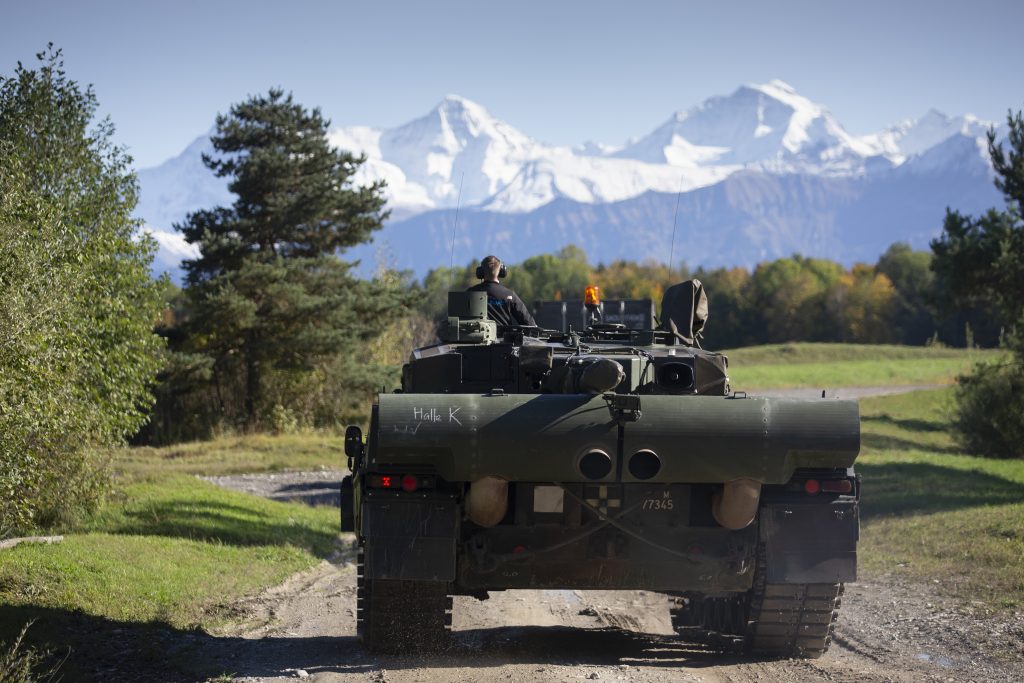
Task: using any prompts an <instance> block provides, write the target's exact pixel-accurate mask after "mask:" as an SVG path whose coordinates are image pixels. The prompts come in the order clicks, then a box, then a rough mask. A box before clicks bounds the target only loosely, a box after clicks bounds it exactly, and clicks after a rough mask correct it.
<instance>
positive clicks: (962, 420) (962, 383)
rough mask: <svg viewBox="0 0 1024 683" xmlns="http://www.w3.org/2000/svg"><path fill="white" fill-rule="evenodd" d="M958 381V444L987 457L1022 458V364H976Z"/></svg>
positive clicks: (1023, 428)
mask: <svg viewBox="0 0 1024 683" xmlns="http://www.w3.org/2000/svg"><path fill="white" fill-rule="evenodd" d="M957 382H958V385H957V389H956V404H957V405H956V412H955V415H954V420H953V427H954V429H955V436H956V439H957V442H958V443H959V444H960V445H961V446H962V447H963V448H964V449H965V450H967V451H968V452H970V453H975V454H977V455H983V456H985V457H989V458H1021V457H1024V365H1022V363H1021V362H1020V361H1019V360H1016V361H1014V362H1006V363H979V364H978V365H976V366H975V368H974V372H973V373H971V374H970V375H963V376H960V377H958V378H957Z"/></svg>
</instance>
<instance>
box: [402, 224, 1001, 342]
mask: <svg viewBox="0 0 1024 683" xmlns="http://www.w3.org/2000/svg"><path fill="white" fill-rule="evenodd" d="M933 267H934V256H933V254H932V252H931V251H915V250H913V249H912V248H911V247H910V246H909V245H907V244H905V243H897V244H894V245H892V246H891V247H890V248H889V249H888V250H887V251H886V252H885V253H884V254H882V256H881V257H880V258H879V259H878V261H877V262H876V263H875V264H855V265H853V266H850V267H844V266H843V265H841V264H839V263H837V262H835V261H830V260H827V259H819V258H809V257H804V256H800V255H795V256H790V257H786V258H780V259H776V260H774V261H766V262H764V263H761V264H759V265H758V266H757V267H755V268H754V269H753V270H750V269H747V268H742V267H737V268H711V269H708V268H697V269H694V270H691V269H689V268H687V267H685V266H683V267H681V268H676V269H674V270H671V271H670V269H669V268H668V266H667V265H666V264H662V263H655V262H636V261H629V260H619V261H614V262H612V263H610V264H597V265H591V264H590V263H588V261H587V256H586V253H585V252H584V251H583V250H582V249H580V248H579V247H576V246H569V247H565V248H564V249H562V250H561V251H559V252H558V253H556V254H542V255H539V256H533V257H530V258H528V259H525V260H523V261H522V262H521V263H517V264H510V271H509V272H510V276H509V278H508V279H507V280H506V281H505V284H507V285H508V286H510V287H512V288H513V289H515V290H516V291H517V293H519V295H520V296H521V297H522V298H523V300H524V301H525V302H526V303H527V305H531V304H532V303H533V302H535V301H537V300H546V299H581V298H582V297H583V289H584V287H586V286H587V285H591V284H592V285H597V286H598V287H600V290H601V294H602V296H603V297H604V298H606V299H619V298H623V299H644V298H650V299H652V300H653V301H654V302H655V304H656V305H660V302H661V297H662V295H663V294H664V291H665V288H666V287H668V286H670V285H671V284H673V283H675V282H679V281H681V280H685V279H688V278H691V277H693V278H697V279H699V280H701V281H702V282H703V283H704V286H705V289H706V290H707V293H708V298H709V302H710V318H709V321H708V326H707V328H706V330H705V343H706V345H707V346H708V347H709V348H713V349H729V348H737V347H741V346H752V345H756V344H772V343H780V342H795V341H815V342H848V343H865V344H909V345H923V344H928V343H939V344H945V345H949V346H968V345H977V346H989V347H991V346H996V345H998V344H999V342H1000V335H1001V334H1004V333H1005V329H1004V328H1003V325H1002V324H1001V322H1000V318H999V317H998V316H994V315H992V314H991V310H990V308H991V307H990V306H986V305H984V304H983V303H982V302H979V301H972V302H971V303H969V304H968V305H966V306H963V307H961V308H953V307H952V306H951V305H950V304H951V303H952V301H953V300H954V299H953V295H952V294H951V293H950V291H949V288H951V287H953V286H959V283H958V282H955V281H947V280H943V279H940V278H937V277H936V274H935V272H934V270H933ZM475 268H476V262H472V263H468V264H466V265H465V266H462V267H459V268H456V269H455V270H454V271H452V270H450V269H448V268H438V269H434V270H431V271H430V272H429V273H427V275H426V276H425V277H424V278H423V279H422V281H420V282H419V283H417V285H416V287H415V289H414V291H415V292H416V295H415V296H414V297H413V300H414V302H415V305H416V309H417V311H419V312H420V314H422V315H423V316H425V317H426V318H428V319H431V320H434V319H440V318H441V317H443V316H444V307H445V304H446V295H447V291H448V289H449V286H450V285H451V286H456V287H463V286H467V285H469V284H471V283H473V282H475V281H476V280H475V279H474V276H473V271H474V270H475Z"/></svg>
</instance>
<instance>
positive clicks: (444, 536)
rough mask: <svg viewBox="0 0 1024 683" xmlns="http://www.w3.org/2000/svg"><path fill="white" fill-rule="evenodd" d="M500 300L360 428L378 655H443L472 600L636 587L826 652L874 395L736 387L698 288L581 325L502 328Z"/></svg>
mask: <svg viewBox="0 0 1024 683" xmlns="http://www.w3.org/2000/svg"><path fill="white" fill-rule="evenodd" d="M484 297H485V295H484V294H483V293H473V292H452V293H450V294H449V306H448V312H449V316H448V319H447V321H446V323H445V324H444V325H442V329H441V334H440V338H441V341H440V343H438V344H434V345H432V346H427V347H424V348H419V349H416V350H414V351H413V352H412V354H411V357H410V358H409V362H408V363H407V364H406V365H405V366H404V368H403V373H402V386H401V389H399V390H396V391H394V392H393V393H383V394H381V395H380V396H379V397H378V400H377V402H376V403H375V405H374V406H373V408H372V414H371V416H370V419H369V433H368V434H367V435H366V438H365V440H364V438H363V434H362V430H361V429H360V428H359V427H349V428H348V430H347V431H346V436H345V451H346V454H347V456H348V461H349V468H350V470H351V472H352V474H351V475H350V476H348V477H346V478H345V480H344V481H343V483H342V513H341V517H342V528H343V530H348V531H355V533H356V538H357V541H358V544H359V548H360V553H359V566H358V583H359V587H358V608H357V614H356V621H357V632H358V634H359V636H360V638H361V640H362V642H363V644H364V646H365V647H366V648H367V649H369V650H370V651H374V652H391V651H403V652H405V651H409V650H414V649H420V650H424V649H425V650H431V649H436V648H441V647H444V645H445V643H446V642H447V629H448V628H449V626H450V624H451V610H452V604H453V602H452V596H454V595H467V596H473V597H475V598H478V599H486V598H487V597H488V595H489V593H490V592H492V591H501V590H508V589H603V590H609V589H621V590H646V591H659V592H663V593H665V594H666V595H668V596H670V605H671V609H672V621H673V625H674V626H675V627H676V628H677V630H678V631H679V632H680V634H682V635H683V636H684V637H686V638H688V639H692V638H694V637H707V636H709V635H717V636H723V637H724V638H726V639H728V640H730V641H731V642H733V643H735V644H737V645H739V646H741V647H742V648H744V649H745V650H746V651H747V652H748V653H751V654H753V655H759V656H771V657H774V656H801V657H819V656H821V655H822V654H823V653H824V652H825V651H826V650H827V649H828V647H829V643H830V640H831V637H832V632H833V628H834V625H835V621H836V618H837V614H838V610H839V606H840V596H841V595H842V592H843V585H844V584H845V583H847V582H850V581H854V580H855V578H856V568H857V555H856V548H857V539H858V533H859V514H858V501H859V497H860V482H859V479H858V477H857V475H856V474H855V472H854V468H853V465H854V461H855V459H856V457H857V454H858V452H859V449H860V417H859V411H858V406H857V403H856V402H853V401H842V400H836V399H831V398H824V397H823V398H821V399H815V400H796V399H785V398H769V397H764V396H754V395H748V394H746V393H743V392H738V391H733V390H732V388H731V387H730V382H729V372H728V370H729V363H728V359H727V357H726V356H725V355H723V354H721V353H715V352H712V351H706V350H703V349H701V348H700V347H699V340H700V336H701V332H702V329H703V326H704V324H705V322H706V320H707V297H706V295H705V293H704V290H703V287H702V286H701V284H700V283H699V282H698V281H695V280H694V281H688V282H684V283H680V284H679V285H676V286H674V287H671V288H669V290H668V291H667V292H666V294H665V298H664V300H663V302H662V307H661V318H660V322H659V324H658V325H657V327H656V329H632V328H630V327H628V326H627V325H626V324H623V323H608V322H601V305H600V303H599V302H597V301H594V300H593V299H596V296H594V297H592V296H591V293H590V292H588V297H587V309H586V313H587V315H585V316H584V317H585V319H584V321H583V323H584V324H586V325H587V326H586V327H585V328H583V329H579V330H574V329H573V326H572V325H570V326H568V329H566V330H544V329H539V328H525V327H523V328H509V329H499V328H498V327H497V325H496V324H495V323H494V321H491V320H488V319H487V313H486V310H487V309H486V300H485V298H484ZM643 317H644V316H640V318H641V319H642V318H643Z"/></svg>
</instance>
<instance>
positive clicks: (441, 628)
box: [356, 553, 452, 654]
mask: <svg viewBox="0 0 1024 683" xmlns="http://www.w3.org/2000/svg"><path fill="white" fill-rule="evenodd" d="M356 571H357V575H356V576H357V578H356V585H357V589H356V633H357V634H358V636H359V639H360V640H361V641H362V643H363V647H365V648H366V649H367V650H368V651H369V652H372V653H375V654H400V653H407V652H433V651H437V650H441V649H444V648H445V646H446V645H447V644H448V628H449V627H450V626H451V623H452V598H451V596H450V595H448V584H447V583H443V582H440V581H395V580H388V579H367V578H366V574H365V571H364V564H363V553H359V557H358V561H357V565H356Z"/></svg>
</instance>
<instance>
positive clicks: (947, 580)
mask: <svg viewBox="0 0 1024 683" xmlns="http://www.w3.org/2000/svg"><path fill="white" fill-rule="evenodd" d="M951 401H952V392H951V390H950V389H938V390H932V391H921V392H913V393H909V394H902V395H898V396H885V397H880V398H873V399H866V400H864V401H861V416H862V445H863V449H862V454H861V457H860V459H859V460H858V470H859V471H860V473H861V475H862V476H863V478H864V485H863V505H862V519H863V529H862V537H861V546H860V550H861V552H860V558H861V569H862V570H863V571H864V572H865V573H866V574H867V575H869V576H870V575H896V576H899V577H903V578H905V579H907V580H911V581H925V582H929V583H932V584H934V585H936V586H937V587H938V588H939V589H940V590H941V591H942V592H944V593H946V594H947V595H950V596H952V597H955V598H960V599H963V600H973V601H981V602H982V603H984V604H985V605H986V606H988V607H991V608H995V609H1020V608H1022V607H1024V461H1021V460H990V459H984V458H977V457H972V456H969V455H965V454H963V453H961V452H960V451H959V449H958V448H957V447H956V445H955V443H954V442H953V440H952V437H951V435H950V432H949V428H948V424H949V418H948V414H949V409H950V405H951Z"/></svg>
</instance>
